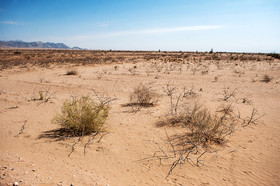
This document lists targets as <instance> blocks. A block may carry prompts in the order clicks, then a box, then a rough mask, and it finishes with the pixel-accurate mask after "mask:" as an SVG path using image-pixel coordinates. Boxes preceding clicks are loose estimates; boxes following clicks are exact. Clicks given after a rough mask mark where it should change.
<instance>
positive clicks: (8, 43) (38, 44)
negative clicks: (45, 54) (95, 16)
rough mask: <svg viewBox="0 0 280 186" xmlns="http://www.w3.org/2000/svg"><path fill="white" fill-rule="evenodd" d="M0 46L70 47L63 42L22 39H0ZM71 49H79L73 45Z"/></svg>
mask: <svg viewBox="0 0 280 186" xmlns="http://www.w3.org/2000/svg"><path fill="white" fill-rule="evenodd" d="M0 48H57V49H71V48H70V47H69V46H67V45H65V44H64V43H50V42H47V43H44V42H41V41H38V42H24V41H0ZM72 49H81V48H79V47H73V48H72Z"/></svg>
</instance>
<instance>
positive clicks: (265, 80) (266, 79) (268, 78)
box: [261, 74, 273, 83]
mask: <svg viewBox="0 0 280 186" xmlns="http://www.w3.org/2000/svg"><path fill="white" fill-rule="evenodd" d="M272 79H273V78H272V77H270V76H269V75H267V74H265V75H264V76H263V78H262V80H261V82H265V83H269V82H270V81H271V80H272Z"/></svg>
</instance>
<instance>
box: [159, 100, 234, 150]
mask: <svg viewBox="0 0 280 186" xmlns="http://www.w3.org/2000/svg"><path fill="white" fill-rule="evenodd" d="M217 112H218V113H217V114H211V113H210V111H209V110H208V109H207V108H205V107H204V106H202V105H200V104H198V103H194V104H193V105H192V106H189V107H187V108H185V110H184V111H182V112H181V113H179V114H176V115H173V116H171V117H169V118H168V122H164V123H165V124H166V125H168V124H169V125H173V126H178V124H179V125H180V126H183V127H184V128H187V130H186V134H185V135H183V138H184V141H183V142H182V141H181V142H182V143H183V144H187V143H195V144H197V145H202V146H203V147H208V146H209V145H210V144H212V143H215V144H223V143H224V142H225V137H226V136H227V135H229V134H231V133H232V132H233V130H234V127H235V125H236V120H235V118H234V116H233V112H232V108H231V105H226V106H221V107H220V108H219V109H218V111H217ZM158 126H159V125H158ZM181 137H182V136H181Z"/></svg>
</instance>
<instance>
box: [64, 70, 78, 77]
mask: <svg viewBox="0 0 280 186" xmlns="http://www.w3.org/2000/svg"><path fill="white" fill-rule="evenodd" d="M65 75H67V76H71V75H72V76H74V75H78V71H77V70H75V69H71V70H67V72H66V74H65Z"/></svg>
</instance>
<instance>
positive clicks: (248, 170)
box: [0, 59, 280, 185]
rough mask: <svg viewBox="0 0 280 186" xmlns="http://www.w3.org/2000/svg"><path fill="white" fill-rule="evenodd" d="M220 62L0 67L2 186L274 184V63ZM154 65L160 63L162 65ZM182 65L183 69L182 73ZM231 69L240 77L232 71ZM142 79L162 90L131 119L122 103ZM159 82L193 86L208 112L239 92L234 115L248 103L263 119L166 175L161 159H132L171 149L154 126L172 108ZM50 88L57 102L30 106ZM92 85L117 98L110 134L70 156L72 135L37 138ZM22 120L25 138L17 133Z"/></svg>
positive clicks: (277, 97)
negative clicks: (71, 72) (195, 67)
mask: <svg viewBox="0 0 280 186" xmlns="http://www.w3.org/2000/svg"><path fill="white" fill-rule="evenodd" d="M154 62H156V63H158V64H159V63H160V62H157V61H156V60H154ZM220 63H221V64H223V67H221V69H217V67H216V65H214V63H213V62H211V61H202V65H206V66H209V72H208V74H205V75H201V72H200V71H197V72H196V74H194V75H193V73H192V71H191V68H189V69H188V68H187V67H188V63H186V64H181V65H180V64H179V63H175V62H174V63H168V65H174V66H175V68H174V69H171V70H170V71H169V72H165V69H163V70H162V71H160V72H156V69H155V67H154V66H153V65H152V64H153V61H149V62H148V61H145V60H144V59H142V61H138V62H131V63H130V62H129V61H128V62H126V63H124V64H109V65H95V66H76V67H75V69H77V71H78V72H79V74H78V75H77V76H66V75H64V74H65V72H66V70H67V69H71V67H69V66H68V67H67V66H65V65H64V66H63V65H62V66H58V65H52V66H51V68H42V67H32V66H31V67H29V69H26V68H20V67H15V68H12V69H6V70H2V71H1V72H0V74H1V77H0V91H1V95H0V100H1V101H0V126H1V130H0V165H1V169H0V170H1V171H0V173H1V179H0V183H1V184H0V185H11V184H12V183H14V182H15V181H16V182H19V185H57V184H59V183H60V182H62V183H61V185H70V184H71V183H73V184H74V185H96V184H97V183H98V184H99V185H107V184H109V185H280V174H279V172H280V162H279V157H280V136H279V134H280V123H279V121H280V114H279V110H280V104H279V103H280V84H279V83H277V78H279V77H280V64H279V61H276V60H275V61H274V62H271V61H265V60H263V61H261V62H259V61H243V62H239V63H238V64H237V65H232V64H231V63H230V62H226V61H221V62H220ZM194 64H196V63H195V62H194ZM116 65H117V66H118V67H117V69H115V66H116ZM161 65H162V66H164V68H165V67H166V64H164V63H162V64H161ZM134 66H135V67H134ZM179 67H182V71H181V73H180V70H179ZM233 68H236V69H238V70H240V71H241V72H240V73H237V72H236V73H235V72H234V70H233ZM102 70H104V71H106V74H105V75H104V77H102V78H101V79H98V78H97V74H98V72H99V73H101V72H102ZM150 71H151V72H150ZM242 72H244V74H243V73H242ZM255 74H257V75H258V77H257V78H256V79H257V81H256V82H252V77H254V76H255ZM264 74H268V75H270V76H272V77H273V78H274V79H273V80H272V81H271V82H269V83H264V82H260V81H259V80H260V79H261V78H262V77H263V75H264ZM239 75H240V77H239ZM215 76H217V77H218V80H217V82H215V81H214V79H215V78H214V77H215ZM148 82H154V85H155V89H157V92H158V93H159V94H160V98H159V102H158V104H157V105H156V106H155V107H149V108H143V109H141V110H140V111H139V112H136V113H131V112H130V111H131V108H130V107H123V106H122V105H123V104H126V103H128V102H129V94H130V92H131V91H132V90H133V87H135V86H136V85H138V84H140V83H148ZM166 83H171V84H174V85H176V86H177V87H178V88H183V87H186V88H187V89H190V88H191V87H192V86H193V87H194V91H195V92H196V93H197V94H198V97H197V100H199V101H200V102H201V103H204V104H205V106H206V107H208V108H209V109H210V110H211V111H213V112H214V111H215V108H217V107H218V106H219V105H220V104H222V103H223V101H221V100H220V98H221V97H222V93H223V89H224V88H225V87H226V88H227V87H228V88H229V90H232V89H234V88H237V94H236V98H238V100H236V99H232V100H230V101H229V103H232V104H233V106H234V107H235V108H239V110H240V113H241V117H246V116H249V115H250V112H251V110H252V108H253V106H254V107H255V108H257V109H258V113H259V114H260V115H262V114H264V116H263V117H262V118H261V119H260V121H262V122H261V123H259V124H258V125H250V126H247V127H242V126H240V125H238V126H236V131H235V132H234V133H233V134H232V135H230V136H228V137H227V140H228V142H227V144H226V145H224V146H221V147H216V148H217V149H218V151H217V152H215V153H206V154H205V155H204V156H203V157H202V160H203V163H204V165H201V166H199V167H197V166H192V165H191V164H189V163H187V162H186V163H185V164H183V165H182V167H181V168H180V167H179V166H178V167H176V168H175V169H174V171H173V172H172V174H171V175H170V176H169V177H168V178H167V179H165V177H166V175H167V173H168V171H169V169H170V163H172V162H173V161H174V160H175V159H169V160H164V161H162V164H160V162H159V159H154V160H153V161H139V160H142V159H144V158H146V157H150V156H152V155H153V154H154V153H155V152H156V151H158V150H159V149H158V146H157V145H156V144H155V143H154V141H155V142H157V143H159V144H160V146H161V147H162V148H163V149H165V150H166V152H168V149H169V148H170V147H169V145H168V143H166V140H167V139H166V134H165V130H164V128H163V127H157V126H156V123H157V122H158V121H160V120H161V119H162V118H165V115H166V114H167V113H168V112H169V98H168V96H166V95H165V94H164V92H163V90H162V88H161V86H162V85H164V84H166ZM49 88H50V92H51V93H55V98H53V99H50V100H49V101H48V102H47V103H41V102H40V101H30V99H31V98H32V96H38V91H40V90H48V89H49ZM92 89H94V90H96V91H98V92H103V93H106V94H107V95H108V96H111V97H115V98H117V100H116V101H114V102H112V104H111V109H110V112H109V118H108V120H107V122H106V130H107V132H108V134H106V135H105V136H103V138H102V140H101V141H100V143H97V142H96V140H95V141H94V143H92V144H91V145H89V146H88V147H87V148H86V154H85V156H84V149H83V144H85V143H86V141H87V137H85V138H84V139H82V141H81V142H80V143H78V144H77V146H76V149H75V151H74V152H73V153H72V154H71V156H70V157H68V154H69V153H70V152H71V148H72V145H73V144H74V143H75V140H77V138H70V139H66V140H56V139H54V138H50V137H48V136H47V135H43V134H45V133H44V132H46V131H50V130H53V129H58V128H59V126H58V125H57V124H53V123H51V119H52V118H53V117H54V116H55V114H56V113H57V112H59V111H60V108H61V105H62V102H63V101H64V100H65V99H69V98H70V96H81V95H94V92H93V91H92ZM200 89H202V91H199V90H200ZM245 97H246V98H248V99H249V100H251V101H252V104H251V105H250V104H244V103H242V99H241V98H245ZM191 101H192V100H191V99H190V100H186V102H191ZM25 120H26V121H27V122H26V125H25V128H24V130H23V132H22V133H21V134H20V135H17V134H18V133H19V131H20V129H21V127H22V125H23V124H24V121H25ZM166 130H167V132H168V134H169V136H172V135H173V134H175V133H174V132H175V131H177V132H182V131H183V130H185V129H183V128H178V127H177V128H175V129H174V128H172V127H167V128H166ZM42 135H43V136H42ZM40 136H41V137H40ZM97 139H98V138H97ZM168 153H169V154H170V152H168ZM194 161H195V159H194ZM20 181H22V182H20Z"/></svg>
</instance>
